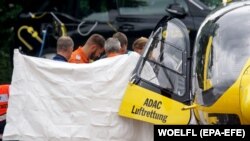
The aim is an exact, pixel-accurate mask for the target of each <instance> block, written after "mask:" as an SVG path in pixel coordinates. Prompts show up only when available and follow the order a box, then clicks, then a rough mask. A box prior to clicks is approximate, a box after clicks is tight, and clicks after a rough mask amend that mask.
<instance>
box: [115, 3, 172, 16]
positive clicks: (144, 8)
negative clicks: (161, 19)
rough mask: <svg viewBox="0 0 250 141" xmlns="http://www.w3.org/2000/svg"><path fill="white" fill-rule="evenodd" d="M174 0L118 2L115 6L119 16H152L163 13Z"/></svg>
mask: <svg viewBox="0 0 250 141" xmlns="http://www.w3.org/2000/svg"><path fill="white" fill-rule="evenodd" d="M173 2H174V0H167V1H166V0H157V1H156V0H153V1H152V0H137V1H131V0H118V1H117V4H118V7H119V12H120V14H121V15H154V14H162V13H166V12H165V10H164V9H165V7H166V5H168V4H170V3H173Z"/></svg>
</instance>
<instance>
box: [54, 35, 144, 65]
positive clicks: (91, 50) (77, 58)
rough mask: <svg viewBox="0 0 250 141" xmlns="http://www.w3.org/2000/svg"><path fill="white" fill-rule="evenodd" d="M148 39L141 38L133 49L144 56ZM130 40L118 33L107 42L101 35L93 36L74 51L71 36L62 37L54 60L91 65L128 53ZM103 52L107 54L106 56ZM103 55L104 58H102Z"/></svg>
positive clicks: (134, 44)
mask: <svg viewBox="0 0 250 141" xmlns="http://www.w3.org/2000/svg"><path fill="white" fill-rule="evenodd" d="M147 41H148V39H147V38H145V37H140V38H138V39H136V40H135V41H134V42H133V45H132V49H133V50H134V51H135V52H137V53H139V54H142V52H143V49H144V46H145V45H146V43H147ZM127 47H128V38H127V36H126V35H125V34H124V33H122V32H116V33H114V34H113V36H112V37H109V38H108V39H107V40H105V38H104V37H103V36H102V35H100V34H92V35H91V36H90V37H89V38H88V40H87V41H86V42H85V44H84V45H83V46H79V47H78V48H77V49H76V50H74V41H73V40H72V38H71V37H70V36H61V37H59V38H58V40H57V54H56V56H54V57H53V60H56V61H63V62H70V63H90V62H92V61H93V60H96V59H98V58H106V57H113V56H117V55H121V54H126V53H128V50H127ZM103 52H105V54H104V55H102V54H103ZM101 55H102V56H101Z"/></svg>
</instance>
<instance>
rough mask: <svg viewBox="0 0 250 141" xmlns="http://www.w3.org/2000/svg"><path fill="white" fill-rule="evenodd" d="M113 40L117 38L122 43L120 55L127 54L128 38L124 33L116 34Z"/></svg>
mask: <svg viewBox="0 0 250 141" xmlns="http://www.w3.org/2000/svg"><path fill="white" fill-rule="evenodd" d="M113 38H117V39H118V40H119V41H120V43H121V49H120V53H121V54H125V53H127V47H128V38H127V36H126V35H125V34H124V33H122V32H116V33H115V34H113Z"/></svg>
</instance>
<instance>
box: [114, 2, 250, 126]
mask: <svg viewBox="0 0 250 141" xmlns="http://www.w3.org/2000/svg"><path fill="white" fill-rule="evenodd" d="M249 15H250V2H249V1H242V2H232V3H231V4H228V5H226V6H224V7H222V8H220V9H217V10H215V11H214V12H212V13H211V14H210V15H209V16H208V17H207V18H206V19H205V20H204V22H203V23H202V25H201V26H200V28H199V31H198V34H197V36H196V41H195V45H194V48H193V54H192V53H191V52H192V51H191V49H190V46H189V36H188V30H187V28H186V27H185V25H184V24H183V23H182V22H181V21H180V20H178V19H176V18H171V17H169V16H166V17H164V18H163V19H162V20H161V21H160V22H159V23H158V24H157V25H156V27H155V30H154V31H153V32H152V34H151V36H150V37H149V41H148V43H147V45H146V46H145V50H144V54H143V55H142V56H141V58H140V60H139V61H138V64H137V67H136V69H135V71H134V75H133V77H132V78H131V81H130V84H129V85H128V88H127V90H126V92H125V96H124V99H123V101H122V104H121V107H120V112H119V114H120V115H121V116H125V117H129V118H134V119H137V120H143V121H146V122H150V123H154V124H190V123H191V122H192V120H191V119H196V120H195V121H196V122H197V123H198V124H250V83H249V82H250V34H249V33H250V28H249V27H250V16H249Z"/></svg>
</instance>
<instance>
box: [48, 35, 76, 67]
mask: <svg viewBox="0 0 250 141" xmlns="http://www.w3.org/2000/svg"><path fill="white" fill-rule="evenodd" d="M73 48H74V42H73V40H72V39H71V37H69V36H61V37H60V38H58V40H57V46H56V52H57V54H56V56H55V57H53V58H52V59H53V60H55V61H62V62H68V59H69V58H70V56H71V53H72V52H73Z"/></svg>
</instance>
